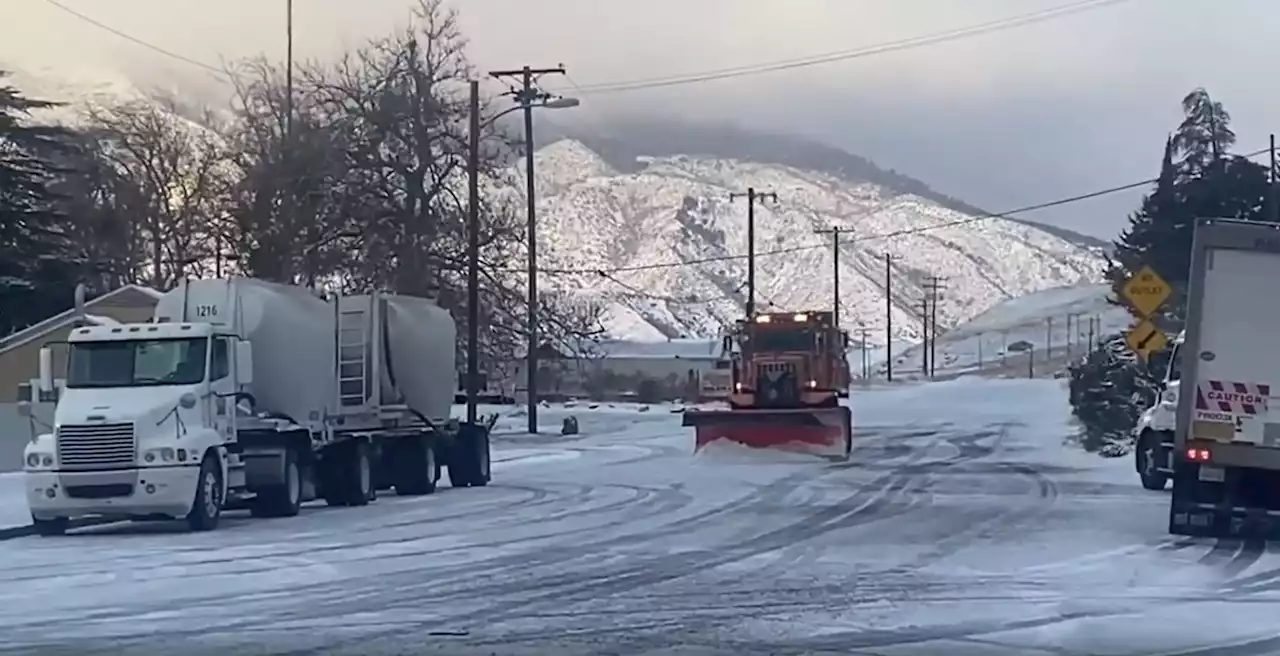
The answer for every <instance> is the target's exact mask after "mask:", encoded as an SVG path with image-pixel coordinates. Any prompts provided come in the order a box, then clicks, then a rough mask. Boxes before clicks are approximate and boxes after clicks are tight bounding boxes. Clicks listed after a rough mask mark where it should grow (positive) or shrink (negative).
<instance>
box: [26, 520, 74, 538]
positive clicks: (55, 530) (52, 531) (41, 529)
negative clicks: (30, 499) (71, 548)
mask: <svg viewBox="0 0 1280 656" xmlns="http://www.w3.org/2000/svg"><path fill="white" fill-rule="evenodd" d="M70 527H71V520H69V519H67V518H66V517H54V518H53V519H36V518H35V517H32V518H31V528H32V529H34V530H35V533H36V535H39V536H40V537H54V536H57V535H65V534H66V532H67V529H68V528H70Z"/></svg>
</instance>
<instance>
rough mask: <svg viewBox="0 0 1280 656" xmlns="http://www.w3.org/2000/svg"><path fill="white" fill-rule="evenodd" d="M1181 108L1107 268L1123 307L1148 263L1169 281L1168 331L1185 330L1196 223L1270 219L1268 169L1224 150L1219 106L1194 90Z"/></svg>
mask: <svg viewBox="0 0 1280 656" xmlns="http://www.w3.org/2000/svg"><path fill="white" fill-rule="evenodd" d="M1182 108H1183V115H1184V116H1183V120H1182V123H1181V124H1179V126H1178V129H1177V131H1176V132H1174V133H1173V135H1171V136H1170V137H1169V138H1168V139H1167V140H1166V141H1165V149H1164V157H1163V159H1162V161H1161V165H1160V175H1159V177H1158V178H1157V181H1156V185H1155V189H1153V190H1152V192H1151V193H1150V194H1148V195H1147V196H1145V197H1144V198H1143V199H1142V206H1141V207H1140V208H1139V209H1138V211H1137V212H1134V213H1133V214H1132V215H1130V217H1129V226H1128V227H1127V228H1126V229H1125V231H1124V232H1123V233H1121V235H1120V238H1119V239H1118V240H1117V241H1116V242H1115V255H1114V259H1113V261H1112V266H1111V268H1110V270H1109V271H1108V278H1109V279H1110V281H1111V284H1112V289H1113V291H1114V293H1115V299H1113V300H1114V301H1115V302H1121V301H1120V300H1119V299H1120V296H1121V295H1120V288H1121V287H1122V286H1123V285H1124V283H1125V281H1126V280H1128V279H1129V277H1130V276H1132V275H1133V274H1135V273H1137V272H1138V270H1139V269H1141V268H1142V267H1143V266H1150V267H1151V268H1152V269H1154V270H1155V271H1156V272H1157V273H1158V274H1160V276H1161V277H1162V278H1164V279H1165V280H1166V281H1168V282H1169V284H1170V285H1172V286H1173V288H1174V294H1173V296H1172V297H1171V298H1170V299H1169V302H1168V303H1167V305H1166V306H1165V311H1164V316H1163V317H1160V318H1161V319H1164V321H1162V322H1160V323H1162V325H1163V327H1165V328H1167V329H1170V330H1173V329H1176V328H1178V327H1180V322H1181V317H1182V307H1183V306H1184V305H1185V296H1186V285H1187V277H1188V275H1189V274H1190V269H1191V240H1192V236H1193V235H1194V233H1195V221H1196V219H1197V218H1202V217H1217V218H1239V219H1250V220H1258V221H1261V220H1265V218H1266V217H1265V202H1266V197H1267V185H1268V180H1267V170H1266V168H1265V167H1263V166H1260V165H1258V164H1256V163H1254V162H1251V161H1249V160H1248V159H1246V158H1244V157H1240V156H1237V155H1231V154H1229V153H1228V152H1227V149H1228V148H1230V147H1231V146H1232V145H1234V144H1235V140H1236V136H1235V133H1234V132H1232V130H1231V114H1230V113H1228V112H1227V110H1226V109H1224V108H1223V107H1222V103H1220V102H1217V101H1215V100H1213V99H1212V98H1211V97H1210V96H1209V93H1208V92H1207V91H1205V90H1204V89H1196V90H1194V91H1192V92H1191V93H1189V94H1187V96H1186V97H1185V98H1184V99H1183V101H1182Z"/></svg>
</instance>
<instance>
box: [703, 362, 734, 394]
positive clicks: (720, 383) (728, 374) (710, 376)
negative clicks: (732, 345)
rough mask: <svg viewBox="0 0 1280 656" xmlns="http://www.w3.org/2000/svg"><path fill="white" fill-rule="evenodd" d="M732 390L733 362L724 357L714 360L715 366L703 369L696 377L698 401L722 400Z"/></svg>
mask: <svg viewBox="0 0 1280 656" xmlns="http://www.w3.org/2000/svg"><path fill="white" fill-rule="evenodd" d="M732 392H733V362H732V361H731V360H730V359H729V358H728V357H724V358H721V359H719V360H716V362H715V368H714V369H712V370H711V371H704V372H702V374H701V375H700V376H699V378H698V401H699V402H707V401H724V400H727V399H728V398H729V395H730V394H731V393H732Z"/></svg>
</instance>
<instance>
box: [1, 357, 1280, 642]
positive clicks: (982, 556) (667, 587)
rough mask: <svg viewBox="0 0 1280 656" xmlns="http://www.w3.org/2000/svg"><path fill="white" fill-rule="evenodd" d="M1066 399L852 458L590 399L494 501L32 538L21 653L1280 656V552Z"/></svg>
mask: <svg viewBox="0 0 1280 656" xmlns="http://www.w3.org/2000/svg"><path fill="white" fill-rule="evenodd" d="M1064 396H1065V394H1064V391H1063V390H1062V389H1061V387H1060V382H1059V381H1051V380H1050V381H1022V380H1015V381H973V380H959V381H953V382H949V383H940V384H936V385H922V386H914V387H902V388H894V389H884V390H876V391H871V392H867V393H864V394H862V395H860V397H859V398H858V399H856V403H857V420H858V433H859V436H860V440H861V442H860V448H859V450H858V451H857V452H856V453H855V458H854V461H852V462H850V463H848V464H839V465H832V464H828V463H825V462H821V461H812V460H807V459H804V458H802V457H799V456H788V455H784V454H770V455H765V454H761V453H750V454H746V453H741V452H737V451H723V450H720V451H717V452H713V453H706V454H702V455H699V456H697V457H691V456H690V455H689V448H690V444H691V442H692V439H691V437H690V436H689V434H688V433H687V431H686V430H684V429H681V428H680V426H679V421H678V419H677V415H673V414H670V413H666V412H660V411H657V410H655V411H652V412H648V413H638V412H631V413H623V412H597V413H595V414H592V413H591V412H590V411H587V410H586V409H581V411H580V412H579V416H580V417H581V418H582V425H583V429H584V433H583V434H582V435H578V436H573V437H560V436H555V435H543V436H536V437H527V436H526V437H523V438H517V437H510V438H508V439H507V440H505V441H504V442H503V443H501V444H499V445H498V446H497V447H496V451H495V455H494V458H495V480H494V482H493V484H492V485H491V486H489V487H487V488H483V489H470V490H449V489H442V491H441V492H440V493H439V494H436V495H434V496H431V497H425V498H404V499H401V498H396V497H394V496H389V497H384V498H381V499H379V500H378V501H377V503H375V504H374V505H373V506H370V507H368V508H356V509H309V510H308V511H307V512H305V513H304V515H303V516H301V517H298V518H293V519H284V520H252V521H251V520H248V519H230V520H228V521H226V523H225V524H224V527H223V528H222V529H220V530H219V531H218V532H215V533H211V534H204V535H191V534H182V533H178V532H176V531H174V530H173V529H169V528H166V527H161V526H157V525H147V524H141V525H128V526H127V527H126V528H123V529H119V528H115V529H110V530H107V529H89V530H87V531H86V532H83V533H81V534H80V535H77V536H72V537H66V538H58V539H38V538H22V539H17V540H10V541H7V542H3V543H0V635H3V636H4V641H3V643H0V653H30V652H34V651H35V648H36V646H37V645H39V646H43V647H45V648H46V649H45V650H41V651H42V652H43V651H47V650H50V649H53V648H54V647H56V646H62V647H65V648H67V649H68V650H69V652H70V651H74V653H77V654H93V653H99V650H100V652H101V653H108V652H109V653H128V654H132V653H151V652H153V651H159V650H161V649H162V648H164V649H167V650H169V651H178V649H176V648H178V647H179V646H180V647H181V651H183V652H186V653H192V654H198V653H205V652H206V651H207V652H208V653H212V652H214V651H215V650H217V651H218V652H219V653H221V652H227V653H241V654H273V655H284V654H290V655H292V654H299V655H300V654H312V653H334V654H337V653H344V654H345V653H350V654H360V655H362V656H373V655H376V654H382V653H403V654H409V653H415V654H419V653H424V654H433V653H434V654H531V655H532V654H538V655H539V656H541V655H543V654H550V653H556V654H564V655H576V654H605V653H616V654H649V653H652V654H722V653H723V654H754V653H762V654H790V653H796V654H801V653H830V654H881V655H884V656H896V655H904V656H905V655H908V654H937V653H947V654H969V653H973V654H996V655H1001V654H1008V655H1010V656H1012V655H1014V654H1036V653H1042V654H1098V655H1101V654H1133V655H1135V656H1136V655H1137V654H1144V655H1146V654H1160V653H1179V654H1185V655H1191V654H1195V655H1198V656H1210V655H1213V654H1227V653H1230V654H1248V655H1257V654H1270V653H1280V624H1277V623H1276V622H1275V620H1274V618H1275V617H1276V615H1277V614H1278V613H1280V557H1277V555H1276V554H1275V553H1272V552H1271V550H1270V549H1267V548H1266V547H1265V546H1264V545H1263V544H1261V543H1256V544H1255V543H1241V542H1238V541H1237V542H1233V541H1226V540H1224V541H1217V542H1215V541H1212V540H1203V541H1197V540H1181V539H1175V538H1172V537H1170V536H1168V535H1167V534H1166V531H1165V522H1166V514H1167V505H1166V504H1167V496H1166V494H1161V493H1151V492H1145V491H1143V490H1142V489H1141V488H1140V487H1139V486H1138V485H1137V482H1136V478H1135V476H1134V475H1133V473H1132V468H1131V465H1130V463H1129V461H1128V460H1123V461H1103V460H1100V459H1098V458H1095V457H1092V456H1086V455H1083V454H1080V453H1078V452H1077V451H1076V450H1075V449H1074V448H1073V447H1070V446H1066V445H1064V444H1063V441H1064V436H1065V435H1066V433H1067V430H1068V429H1067V427H1066V425H1065V422H1066V409H1065V403H1064V402H1063V400H1062V399H1063V397H1064ZM1231 643H1247V645H1248V646H1237V647H1232V648H1229V649H1228V648H1226V645H1228V644H1231ZM1218 648H1221V649H1218ZM231 650H234V651H231Z"/></svg>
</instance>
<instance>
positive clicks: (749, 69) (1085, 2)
mask: <svg viewBox="0 0 1280 656" xmlns="http://www.w3.org/2000/svg"><path fill="white" fill-rule="evenodd" d="M1130 1H1131V0H1080V1H1078V2H1072V3H1069V4H1065V5H1059V6H1056V7H1050V8H1048V9H1042V10H1040V11H1035V12H1030V13H1026V14H1019V15H1016V16H1010V17H1007V18H1002V19H998V20H994V21H988V22H985V23H979V24H975V25H969V26H966V27H960V28H953V29H950V30H944V31H942V32H935V33H932V34H926V35H921V36H916V37H909V38H906V39H898V40H895V41H887V42H883V43H878V44H873V45H870V46H864V47H861V48H856V49H852V50H840V51H834V52H827V53H820V54H816V55H810V56H807V57H800V58H794V59H784V60H777V61H772V62H761V63H758V64H751V65H746V66H735V67H730V68H721V69H713V70H708V71H703V72H701V73H690V74H685V75H676V76H665V77H653V78H639V79H634V80H627V81H621V82H604V83H599V84H587V85H577V84H574V85H573V86H574V87H575V88H576V89H577V90H578V91H580V92H583V93H584V94H587V93H617V92H623V91H636V90H640V89H653V88H659V87H670V86H678V85H685V84H694V83H699V82H708V81H711V80H721V79H728V78H735V77H743V76H748V75H759V74H762V73H772V72H777V71H785V70H790V69H795V68H806V67H809V66H818V65H821V64H828V63H833V62H839V61H846V60H851V59H861V58H864V57H871V56H874V55H880V54H885V53H890V52H899V51H903V50H910V49H914V48H920V47H924V46H930V45H937V44H940V43H947V42H951V41H957V40H960V39H966V38H969V37H974V36H981V35H984V34H991V33H994V32H1002V31H1006V30H1010V29H1014V28H1018V27H1024V26H1027V25H1034V24H1037V23H1044V22H1047V21H1051V20H1056V19H1058V18H1065V17H1067V16H1071V15H1075V14H1080V13H1084V12H1088V11H1094V10H1097V9H1102V8H1106V7H1110V6H1114V5H1119V4H1123V3H1126V2H1130ZM45 2H46V3H48V4H49V5H51V6H53V7H56V8H57V9H59V10H61V11H63V12H65V13H67V14H69V15H71V16H74V17H76V18H77V19H79V20H82V21H84V22H86V23H88V24H90V25H93V26H94V27H97V28H98V29H101V30H103V31H105V32H108V33H110V34H113V35H115V36H116V37H118V38H121V39H124V40H125V41H128V42H130V43H133V44H134V45H137V46H140V47H142V48H146V49H148V50H150V51H152V52H154V53H156V54H159V55H162V56H164V57H168V58H170V59H173V60H175V61H179V62H182V63H184V64H187V65H189V66H194V67H196V68H199V69H202V70H204V71H206V72H208V73H211V74H213V75H215V76H216V77H218V78H219V79H222V80H227V79H228V76H227V73H226V71H224V70H222V69H220V68H218V67H216V66H213V65H210V64H206V63H204V62H202V61H200V60H198V59H192V58H191V57H187V56H185V55H182V54H179V53H177V52H174V51H172V50H168V49H165V48H162V47H160V46H158V45H155V44H154V43H151V42H149V41H146V40H143V39H140V38H138V37H136V36H133V35H132V34H129V33H127V32H124V31H122V30H120V29H117V28H115V27H112V26H110V25H108V24H106V23H103V22H102V21H100V20H98V19H96V18H93V17H92V16H88V15H86V14H84V13H82V12H79V11H77V10H75V9H72V8H71V7H68V6H66V5H65V4H62V3H61V2H59V1H58V0H45Z"/></svg>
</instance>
